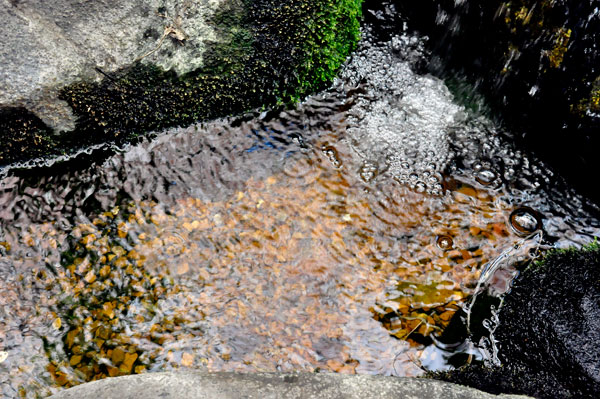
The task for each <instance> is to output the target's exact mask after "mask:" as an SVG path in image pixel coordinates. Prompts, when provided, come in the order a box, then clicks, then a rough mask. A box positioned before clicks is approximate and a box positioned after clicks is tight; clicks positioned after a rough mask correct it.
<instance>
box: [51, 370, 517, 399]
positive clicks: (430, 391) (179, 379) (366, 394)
mask: <svg viewBox="0 0 600 399" xmlns="http://www.w3.org/2000/svg"><path fill="white" fill-rule="evenodd" d="M51 398H54V399H70V398H73V399H75V398H77V399H80V398H81V399H86V398H94V399H95V398H121V399H134V398H165V399H167V398H177V399H180V398H181V399H186V398H194V399H202V398H206V399H212V398H221V399H239V398H260V399H270V398H273V399H275V398H314V399H330V398H331V399H333V398H346V399H354V398H356V399H363V398H382V399H383V398H404V399H410V398H415V399H417V398H418V399H429V398H431V399H433V398H448V399H459V398H460V399H487V398H490V399H491V398H506V399H510V398H514V399H517V398H526V397H525V396H514V395H500V396H496V395H490V394H487V393H483V392H480V391H477V390H475V389H472V388H467V387H464V386H460V385H455V384H450V383H446V382H441V381H434V380H426V379H416V378H396V377H380V376H365V375H353V376H351V375H342V374H275V373H256V374H240V373H207V372H183V373H148V374H141V375H133V376H125V377H117V378H107V379H104V380H100V381H94V382H90V383H87V384H83V385H79V386H76V387H74V388H71V389H68V390H66V391H62V392H60V393H58V394H56V395H54V396H51Z"/></svg>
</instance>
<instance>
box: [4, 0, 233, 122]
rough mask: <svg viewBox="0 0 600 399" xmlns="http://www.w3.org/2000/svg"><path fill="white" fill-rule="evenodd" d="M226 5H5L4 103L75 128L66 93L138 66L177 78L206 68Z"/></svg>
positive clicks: (35, 1)
mask: <svg viewBox="0 0 600 399" xmlns="http://www.w3.org/2000/svg"><path fill="white" fill-rule="evenodd" d="M225 1H227V0H196V1H190V0H139V1H135V2H123V1H118V0H103V1H85V2H82V1H77V0H53V1H43V0H0V4H2V6H1V7H0V20H1V21H2V24H0V35H1V37H2V40H1V41H0V60H1V63H2V64H1V65H0V105H1V106H12V107H18V106H21V107H25V108H27V109H28V110H30V111H31V112H33V113H34V114H36V115H37V116H38V117H39V118H40V119H41V120H42V121H44V123H46V124H47V125H48V126H50V127H52V128H53V129H54V130H57V131H60V130H67V131H68V130H72V129H74V127H75V122H74V118H73V113H72V110H71V109H70V107H69V106H68V105H67V103H66V102H64V101H61V100H59V99H58V98H57V96H58V90H59V89H60V88H61V87H64V86H66V85H68V84H71V83H74V82H76V81H80V80H84V81H99V80H100V79H101V78H103V75H102V74H101V73H100V72H99V71H98V70H97V69H96V68H99V69H100V70H101V71H103V72H105V73H110V72H114V71H116V70H118V69H121V68H124V67H126V66H128V65H131V64H132V63H134V62H135V61H138V60H141V62H142V63H152V64H154V65H157V66H159V67H161V68H162V69H164V70H173V71H175V72H176V73H177V74H179V75H181V74H184V73H186V72H189V71H192V70H195V69H197V68H199V67H201V66H202V64H203V53H204V50H205V49H206V43H207V42H209V41H210V42H212V43H214V42H218V41H219V37H218V34H217V33H216V32H215V30H214V29H213V28H212V27H211V26H210V25H209V24H208V23H207V21H208V20H209V18H210V17H211V16H212V15H213V14H214V12H215V10H217V9H218V8H219V7H221V6H222V5H223V3H224V2H225ZM184 43H185V45H184Z"/></svg>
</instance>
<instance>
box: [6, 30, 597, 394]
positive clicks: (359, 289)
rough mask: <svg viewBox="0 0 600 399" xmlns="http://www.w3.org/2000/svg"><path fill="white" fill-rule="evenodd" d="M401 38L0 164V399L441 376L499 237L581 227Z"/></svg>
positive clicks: (572, 204)
mask: <svg viewBox="0 0 600 399" xmlns="http://www.w3.org/2000/svg"><path fill="white" fill-rule="evenodd" d="M415 40H416V39H414V38H406V37H396V38H394V39H393V40H392V41H391V42H389V43H380V44H378V45H374V44H369V41H368V40H367V41H365V44H364V45H363V48H362V49H361V50H359V52H358V53H357V56H356V57H355V59H354V60H353V61H352V62H351V63H350V64H349V66H348V67H347V69H346V71H345V72H344V74H343V76H342V78H341V79H340V80H339V81H338V82H337V84H336V86H335V87H333V88H332V89H331V90H330V91H328V92H326V93H323V94H321V95H319V96H315V97H313V98H311V99H309V100H308V101H307V102H306V103H304V104H302V105H300V106H298V107H297V109H288V110H285V111H278V112H270V113H263V114H253V115H248V116H245V117H239V118H231V119H227V120H223V121H216V122H211V123H206V124H202V125H198V126H195V127H192V128H188V129H180V130H177V131H175V132H171V133H169V134H164V135H159V136H157V137H155V138H154V139H152V140H144V141H142V142H141V143H138V144H137V145H131V146H129V147H127V148H125V149H123V150H120V151H118V152H117V153H116V154H114V155H111V156H109V157H105V158H102V159H101V160H97V161H95V162H91V164H88V165H87V166H82V165H80V164H78V163H77V162H76V161H71V162H70V163H65V164H62V165H55V166H54V167H52V168H46V169H43V168H42V169H36V170H33V171H28V170H24V171H13V172H11V173H10V174H8V175H7V176H5V177H4V178H3V179H2V180H1V181H0V190H1V192H0V204H1V205H2V208H1V209H0V219H1V230H0V253H1V258H0V280H1V281H2V283H0V304H1V305H2V306H1V307H0V354H2V355H1V356H0V382H1V384H2V389H3V391H2V394H3V395H5V396H8V397H11V396H16V395H18V394H19V393H21V394H22V395H25V396H35V395H36V394H39V395H44V394H46V393H48V392H51V391H54V390H56V389H58V387H66V386H71V385H74V384H78V383H81V382H84V381H89V380H94V379H98V378H103V377H105V376H116V375H123V374H129V373H133V372H135V373H139V372H144V371H158V370H172V369H179V368H207V369H209V370H214V371H216V370H240V371H249V372H251V371H290V370H305V371H316V370H324V371H336V372H343V373H367V374H384V375H402V376H410V375H417V374H419V373H421V372H422V370H421V368H420V365H421V364H426V365H434V364H435V365H436V366H435V367H444V364H443V363H442V364H440V363H439V361H438V362H437V363H436V361H435V359H434V358H435V357H437V358H438V359H439V358H440V352H443V350H442V349H443V348H439V350H438V347H437V346H436V337H437V336H439V334H440V333H441V332H442V331H443V329H444V327H446V326H447V325H448V323H449V321H450V319H451V318H452V316H453V315H454V313H455V312H456V311H457V309H459V308H460V307H462V306H464V305H465V301H466V299H467V297H468V296H469V295H470V294H472V293H473V292H474V289H475V287H476V286H477V283H478V279H479V277H480V275H481V273H482V271H483V270H484V267H485V265H486V264H488V263H489V262H492V261H494V259H497V257H498V256H499V255H501V254H502V253H503V252H505V251H506V250H507V248H511V246H512V245H513V244H514V243H517V242H519V240H522V237H523V235H522V233H523V232H522V231H520V230H519V229H522V230H523V231H529V230H531V229H533V230H536V229H537V228H539V227H540V225H538V223H543V230H544V236H545V240H546V242H547V243H552V242H553V243H554V244H555V245H558V246H566V245H572V244H581V243H585V242H587V241H589V239H590V237H591V236H592V235H594V234H596V233H597V231H598V230H597V226H598V222H597V220H596V219H595V218H594V217H593V215H595V214H596V213H595V212H596V210H595V209H594V208H590V209H589V210H587V211H586V210H583V209H580V208H581V199H579V198H578V197H576V196H574V195H573V194H571V193H570V191H569V190H568V189H567V188H566V187H565V186H564V185H562V183H561V182H560V181H559V180H556V179H554V178H553V177H552V175H551V174H549V173H547V172H545V169H544V168H543V165H541V164H539V163H537V162H536V161H535V160H531V159H529V158H528V157H527V156H526V155H524V154H521V153H519V152H518V151H515V150H514V149H513V148H511V146H509V145H508V144H506V143H505V142H504V141H503V140H502V138H501V135H500V134H499V133H497V132H496V131H495V130H494V128H493V126H491V123H490V122H488V121H485V120H482V119H481V118H479V117H477V116H473V115H470V114H468V113H467V112H466V111H465V110H464V109H463V108H462V107H460V106H458V105H456V104H454V103H453V102H452V101H453V100H452V96H451V95H450V94H449V92H448V91H447V89H445V86H444V85H443V83H442V82H441V81H439V80H436V79H434V78H432V77H428V76H419V75H416V74H414V72H412V69H411V65H412V64H411V61H410V59H411V57H412V56H414V53H410V55H411V57H407V53H403V52H402V51H399V49H403V48H409V47H410V46H411V45H413V47H415V48H416V50H415V49H413V50H411V51H417V50H418V45H417V44H418V43H416V42H415ZM411 43H412V44H411ZM415 43H416V44H415ZM402 46H404V47H402ZM382 60H385V63H383V61H382ZM390 71H392V72H393V73H390ZM34 176H35V177H34ZM524 207H529V208H524ZM516 209H518V210H517V211H515V210H516ZM542 215H543V221H542V222H539V220H538V219H537V218H538V217H541V216H542ZM531 218H534V219H531ZM534 222H535V223H534ZM515 224H516V225H517V226H518V227H517V228H515ZM503 259H504V258H503ZM496 262H497V260H496ZM492 263H493V262H492ZM502 273H504V274H502ZM502 273H501V274H498V275H494V276H492V277H493V278H492V279H491V280H489V281H493V285H494V286H495V287H499V286H502V284H504V290H506V288H507V286H506V283H507V281H509V280H510V278H512V276H513V274H514V270H510V268H508V269H507V268H504V269H502ZM494 279H495V280H494ZM502 292H503V291H502ZM442 354H443V353H442Z"/></svg>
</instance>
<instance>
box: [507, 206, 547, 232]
mask: <svg viewBox="0 0 600 399" xmlns="http://www.w3.org/2000/svg"><path fill="white" fill-rule="evenodd" d="M509 220H510V226H511V227H512V229H513V230H514V232H515V233H517V234H518V235H521V236H526V235H529V234H531V233H533V232H534V231H536V230H539V229H540V228H541V227H542V222H541V220H540V215H539V214H538V213H537V212H536V211H534V210H533V209H531V208H528V207H525V206H524V207H521V208H517V209H515V210H514V211H513V212H512V213H511V214H510V217H509Z"/></svg>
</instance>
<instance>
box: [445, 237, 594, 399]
mask: <svg viewBox="0 0 600 399" xmlns="http://www.w3.org/2000/svg"><path fill="white" fill-rule="evenodd" d="M599 268H600V248H599V247H598V246H597V245H596V244H593V245H591V246H590V247H588V248H584V249H582V250H575V249H570V250H557V251H553V252H551V253H550V254H548V255H546V257H545V258H544V259H543V260H542V261H540V262H538V263H536V264H534V265H532V266H530V267H529V268H528V269H527V270H526V271H525V272H524V273H523V274H522V275H521V276H520V277H519V279H518V280H517V281H516V283H515V285H514V287H513V289H512V291H511V293H510V294H509V295H508V296H507V297H506V298H505V303H504V306H503V308H502V309H501V311H500V325H499V327H498V329H497V330H496V331H495V333H494V338H495V339H496V340H497V344H498V352H499V360H500V361H501V366H500V367H492V368H488V367H483V366H474V367H466V368H463V369H459V370H455V371H451V372H449V373H446V374H440V375H438V376H437V377H441V378H442V379H445V380H447V381H452V382H457V383H462V384H466V385H470V386H473V387H476V388H478V389H482V390H484V391H488V392H510V393H522V394H527V395H531V396H534V397H539V398H556V397H576V398H596V397H600V346H599V345H598V343H599V342H600V280H599V279H598V271H599ZM525 319H526V320H527V322H525V323H524V322H523V320H525Z"/></svg>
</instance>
